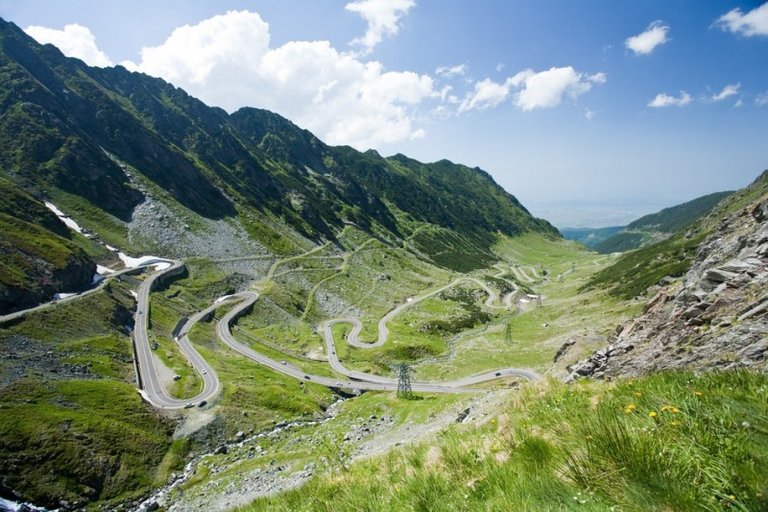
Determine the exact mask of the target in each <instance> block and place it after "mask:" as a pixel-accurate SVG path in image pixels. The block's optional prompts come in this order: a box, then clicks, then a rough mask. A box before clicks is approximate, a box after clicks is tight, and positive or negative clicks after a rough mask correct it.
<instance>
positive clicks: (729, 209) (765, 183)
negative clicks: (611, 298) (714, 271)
mask: <svg viewBox="0 0 768 512" xmlns="http://www.w3.org/2000/svg"><path fill="white" fill-rule="evenodd" d="M766 193H768V171H765V172H763V174H762V175H760V176H759V177H758V178H757V179H756V180H755V181H754V183H752V184H751V185H750V186H748V187H746V188H744V189H742V190H739V191H738V192H729V193H722V194H711V195H710V196H705V198H708V199H706V201H703V204H704V205H706V204H712V203H713V201H715V200H716V199H718V196H719V197H720V199H719V200H718V201H716V202H714V204H712V206H711V207H710V210H711V211H710V212H709V213H708V214H706V215H703V216H700V217H699V218H698V220H696V221H694V222H693V223H692V224H688V225H686V226H687V230H686V232H685V233H682V232H677V233H675V234H673V235H672V236H670V237H669V238H667V239H665V240H663V241H661V242H658V243H655V244H651V245H647V246H645V247H642V248H640V249H638V250H637V251H632V252H628V253H627V254H624V255H622V256H621V257H620V258H619V259H618V260H617V261H616V262H615V263H614V264H613V265H611V266H610V267H608V268H605V269H603V270H601V271H600V272H598V273H596V274H595V275H594V276H593V277H592V279H591V280H590V281H589V282H588V283H587V285H586V286H585V288H584V289H590V288H593V287H606V288H609V289H610V290H611V291H610V293H611V294H613V295H615V296H618V297H623V298H632V297H635V296H637V295H641V294H643V293H645V291H646V290H647V289H648V287H650V286H652V285H654V284H657V283H658V282H660V281H661V280H662V279H663V278H664V277H666V276H671V277H678V276H681V275H683V274H684V273H685V272H686V271H687V270H688V269H689V268H690V265H691V261H692V260H693V257H694V256H695V255H696V252H697V251H698V248H699V247H698V244H699V243H700V242H701V241H702V240H703V239H704V238H705V237H706V236H707V235H708V234H709V233H710V232H711V231H712V228H713V226H714V225H715V224H716V223H717V222H718V221H719V220H722V219H723V218H725V217H726V216H728V215H731V214H734V213H735V212H738V211H739V210H741V209H742V208H744V206H745V205H746V204H748V203H749V202H750V201H752V200H755V199H756V198H759V197H761V196H762V195H764V194H766ZM723 197H725V198H724V199H723ZM701 199H704V198H701ZM694 202H695V201H694ZM688 204H690V203H686V205H688ZM686 205H681V207H684V206H686ZM701 209H704V208H703V207H701V205H699V208H696V210H699V211H700V210H701ZM668 210H673V211H674V208H671V209H668ZM665 211H666V210H665ZM677 211H678V212H685V211H686V209H685V208H681V209H680V210H677ZM689 211H690V210H689ZM660 213H661V212H660ZM683 216H684V215H683ZM679 217H681V216H678V215H664V216H659V215H658V214H655V215H649V216H647V217H643V218H642V219H638V220H637V221H635V222H636V223H639V224H638V225H641V226H649V225H666V226H676V225H681V221H680V220H679ZM649 218H650V220H644V219H649ZM640 221H642V223H640ZM633 224H634V223H633Z"/></svg>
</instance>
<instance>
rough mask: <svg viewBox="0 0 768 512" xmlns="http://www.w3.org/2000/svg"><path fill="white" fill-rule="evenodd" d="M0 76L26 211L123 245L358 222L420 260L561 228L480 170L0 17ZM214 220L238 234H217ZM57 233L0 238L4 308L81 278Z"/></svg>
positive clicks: (326, 229)
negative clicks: (227, 97)
mask: <svg viewBox="0 0 768 512" xmlns="http://www.w3.org/2000/svg"><path fill="white" fill-rule="evenodd" d="M0 80H1V81H2V83H3V89H2V92H0V173H2V174H1V175H2V176H3V177H4V178H5V180H6V181H7V182H10V183H12V184H13V185H14V190H17V189H19V190H23V191H24V192H25V193H26V195H25V196H24V197H25V200H26V201H34V200H37V201H38V208H37V209H38V210H39V201H41V200H49V201H51V202H52V203H54V204H56V205H57V206H58V207H59V208H61V209H62V210H63V211H64V212H66V213H71V214H77V218H78V219H79V222H81V224H82V225H83V226H84V227H86V228H87V229H89V230H90V231H92V232H95V233H99V234H100V236H101V237H102V238H103V239H104V241H105V242H107V243H109V244H111V245H113V246H116V247H119V248H126V249H128V248H130V250H132V251H141V250H148V251H155V252H157V253H159V254H162V255H166V256H185V255H190V254H195V255H198V256H206V255H223V254H224V253H226V254H227V255H230V256H237V255H243V254H248V253H251V252H253V251H261V252H274V253H278V254H285V253H290V252H292V251H296V250H297V248H300V247H303V246H306V245H307V244H309V243H313V242H318V241H320V240H333V239H334V237H335V235H336V233H337V232H338V231H339V230H340V229H341V228H342V227H343V226H344V225H345V224H354V225H356V226H359V227H360V228H362V229H364V230H366V231H367V232H370V233H372V234H375V235H376V236H379V237H381V238H383V239H386V240H388V241H389V242H391V243H395V244H397V243H402V240H404V239H406V238H409V237H410V238H411V239H412V241H413V245H414V247H415V249H416V250H417V251H419V252H420V253H421V254H422V256H423V257H425V258H428V259H431V260H432V261H434V262H436V263H438V264H440V265H443V266H446V267H448V268H452V269H455V270H462V271H466V270H471V269H472V268H479V267H482V266H484V265H487V264H488V263H490V262H491V261H493V259H494V257H493V254H492V250H491V247H492V245H493V244H494V242H495V240H496V233H498V232H501V233H505V234H509V235H514V234H519V233H523V232H528V231H532V232H541V233H545V234H547V235H549V236H554V237H557V236H559V234H558V232H557V230H556V229H555V228H554V227H552V226H551V225H550V224H549V223H548V222H546V221H544V220H541V219H536V218H534V217H532V216H531V215H530V213H529V212H528V211H527V210H526V209H525V208H524V207H523V206H522V205H521V204H520V203H519V201H517V199H516V198H515V197H514V196H512V195H511V194H509V193H507V192H506V191H505V190H504V189H502V188H501V187H500V186H498V185H497V184H496V183H495V182H494V180H493V179H492V178H491V176H490V175H489V174H488V173H486V172H484V171H482V170H481V169H479V168H470V167H466V166H463V165H459V164H454V163H451V162H449V161H447V160H442V161H439V162H434V163H428V164H427V163H421V162H418V161H416V160H413V159H410V158H407V157H406V156H403V155H395V156H392V157H389V158H384V157H382V156H380V155H379V154H378V153H377V152H376V151H367V152H364V153H361V152H359V151H356V150H354V149H352V148H350V147H343V146H342V147H333V146H328V145H326V144H324V143H323V142H322V141H320V140H319V139H317V138H316V137H315V136H314V135H312V134H311V133H310V132H308V131H306V130H303V129H301V128H299V127H297V126H296V125H294V124H293V123H291V122H290V121H288V120H287V119H285V118H283V117H280V116H279V115H277V114H274V113H272V112H268V111H266V110H260V109H255V108H242V109H240V110H238V111H237V112H234V113H233V114H228V113H227V112H225V111H223V110H222V109H219V108H214V107H208V106H206V105H205V104H203V103H202V102H200V101H198V100H196V99H195V98H193V97H191V96H189V95H188V94H186V93H185V92H184V91H183V90H181V89H178V88H176V87H174V86H172V85H171V84H169V83H167V82H165V81H163V80H161V79H158V78H152V77H149V76H146V75H143V74H138V73H131V72H128V71H127V70H126V69H124V68H122V67H120V66H116V67H113V68H94V67H89V66H87V65H85V64H84V63H83V62H81V61H79V60H77V59H71V58H67V57H65V56H64V55H62V53H61V52H60V51H59V50H58V49H57V48H55V47H54V46H52V45H40V44H38V43H36V42H35V41H34V40H33V39H32V38H30V37H29V36H27V35H26V34H25V33H24V32H23V31H21V30H20V29H19V28H18V27H16V26H15V25H13V24H12V23H9V22H6V21H0ZM33 198H34V199H33ZM148 208H149V209H150V211H151V212H154V213H151V214H150V215H151V216H152V217H155V218H156V217H157V216H158V213H157V212H158V211H162V213H160V216H161V219H160V220H162V221H164V224H163V225H162V226H159V227H158V229H157V230H156V231H155V232H153V233H152V234H151V235H148V233H147V229H135V224H136V223H137V222H139V221H138V220H137V219H141V217H142V215H141V213H142V212H146V211H147V209H148ZM6 213H8V212H6ZM17 220H18V221H21V220H25V221H26V222H30V221H34V219H32V218H29V217H27V218H26V219H17ZM47 220H48V221H49V222H50V223H55V222H54V221H53V220H52V219H51V218H50V216H48V219H47ZM33 223H34V222H33ZM36 226H37V227H40V228H41V229H45V230H46V231H45V233H46V234H45V236H46V237H51V236H54V237H55V236H61V234H62V232H61V228H60V227H56V228H54V229H53V230H50V229H47V228H46V225H45V224H44V223H43V224H39V225H38V224H36ZM48 227H50V226H48ZM145 227H146V226H142V228H145ZM57 230H58V232H57ZM222 230H226V231H228V232H230V233H231V234H232V235H233V236H232V237H233V238H235V239H237V240H236V241H233V243H232V244H229V245H227V246H226V247H223V246H222V244H223V242H221V241H220V240H215V238H216V237H217V236H220V234H221V232H222ZM201 239H202V240H201ZM41 240H42V239H41ZM41 243H42V242H41ZM46 243H47V244H48V245H50V244H52V243H53V242H46ZM58 243H59V245H61V246H62V250H63V251H65V252H66V257H65V256H64V253H61V255H60V256H61V257H60V258H57V260H56V261H48V260H46V256H45V255H44V254H30V253H29V252H27V253H25V255H18V254H15V255H13V257H11V253H13V252H14V251H13V249H12V248H10V247H9V246H8V244H4V248H3V260H4V261H5V262H6V263H5V264H4V271H3V273H2V274H1V275H2V277H0V279H2V281H0V297H3V298H2V299H0V300H1V301H2V302H0V306H1V308H0V310H3V311H9V310H11V309H14V307H17V308H18V307H22V306H24V305H28V304H31V303H33V302H35V301H41V300H43V299H44V298H46V297H48V296H50V294H51V290H52V287H53V288H58V289H59V290H60V291H72V290H73V289H77V288H81V287H83V286H87V285H88V284H89V280H90V276H89V275H87V274H89V272H87V271H86V268H92V267H93V264H92V262H89V261H87V259H85V258H83V257H82V256H83V255H82V253H80V252H76V251H72V250H71V248H69V246H67V244H64V243H63V242H58ZM11 245H14V244H11ZM65 246H66V247H68V248H67V249H64V247H65ZM17 247H18V246H17ZM15 252H18V251H15ZM39 257H42V259H43V260H46V262H47V263H46V264H45V265H41V266H39V268H36V269H34V270H32V269H31V268H30V267H29V265H27V264H22V263H21V262H16V263H12V261H16V260H19V259H25V258H26V259H29V258H32V259H34V258H39ZM64 259H66V260H67V263H66V265H70V266H71V267H72V268H74V267H77V268H78V269H79V271H78V272H74V274H75V275H76V276H77V277H75V278H74V280H70V281H61V280H60V279H57V278H56V276H54V274H55V269H57V268H61V266H62V265H65V264H64V263H63V261H64ZM11 274H13V275H15V276H24V278H23V279H22V278H21V277H18V278H16V280H14V279H11V278H10V277H9V276H10V275H11ZM68 274H70V273H69V272H68ZM19 279H22V281H19ZM30 281H35V282H36V283H42V282H46V281H50V282H51V286H52V287H51V286H45V285H42V284H38V285H35V286H29V284H30ZM22 290H29V294H28V296H23V295H24V293H23V292H22Z"/></svg>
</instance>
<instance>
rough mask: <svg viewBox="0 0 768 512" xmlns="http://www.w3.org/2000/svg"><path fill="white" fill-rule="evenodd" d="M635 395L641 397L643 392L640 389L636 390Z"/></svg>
mask: <svg viewBox="0 0 768 512" xmlns="http://www.w3.org/2000/svg"><path fill="white" fill-rule="evenodd" d="M635 396H636V397H638V398H640V397H641V396H643V394H642V393H641V392H639V391H635Z"/></svg>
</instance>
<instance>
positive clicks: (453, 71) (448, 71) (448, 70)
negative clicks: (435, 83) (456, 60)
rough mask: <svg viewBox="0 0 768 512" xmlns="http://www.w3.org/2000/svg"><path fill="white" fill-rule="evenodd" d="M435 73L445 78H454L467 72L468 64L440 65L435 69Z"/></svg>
mask: <svg viewBox="0 0 768 512" xmlns="http://www.w3.org/2000/svg"><path fill="white" fill-rule="evenodd" d="M435 74H437V75H440V76H442V77H445V78H453V77H456V76H463V75H466V74H467V65H466V64H457V65H455V66H440V67H439V68H437V69H436V70H435Z"/></svg>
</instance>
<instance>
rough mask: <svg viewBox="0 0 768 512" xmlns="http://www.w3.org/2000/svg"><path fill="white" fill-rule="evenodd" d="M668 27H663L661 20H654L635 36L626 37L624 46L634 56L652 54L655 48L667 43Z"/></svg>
mask: <svg viewBox="0 0 768 512" xmlns="http://www.w3.org/2000/svg"><path fill="white" fill-rule="evenodd" d="M668 33H669V26H667V25H664V23H663V22H662V21H661V20H656V21H654V22H653V23H651V24H650V25H648V28H647V29H645V32H641V33H640V34H637V35H636V36H632V37H628V38H627V40H626V41H624V46H626V47H627V48H629V49H630V50H632V51H633V52H635V55H648V54H649V53H651V52H653V50H655V49H656V47H657V46H659V45H662V44H664V43H666V42H667V41H669V38H668V37H667V34H668Z"/></svg>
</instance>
